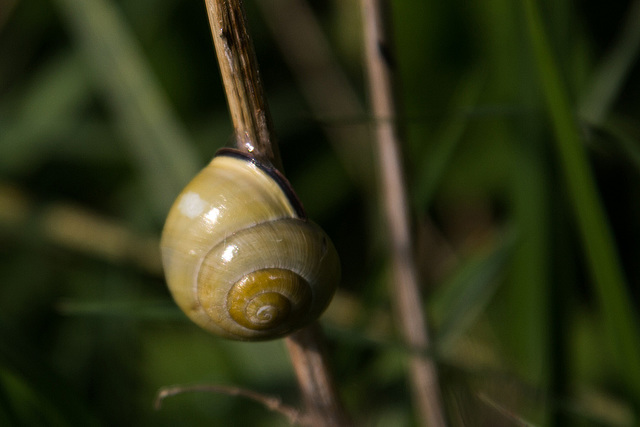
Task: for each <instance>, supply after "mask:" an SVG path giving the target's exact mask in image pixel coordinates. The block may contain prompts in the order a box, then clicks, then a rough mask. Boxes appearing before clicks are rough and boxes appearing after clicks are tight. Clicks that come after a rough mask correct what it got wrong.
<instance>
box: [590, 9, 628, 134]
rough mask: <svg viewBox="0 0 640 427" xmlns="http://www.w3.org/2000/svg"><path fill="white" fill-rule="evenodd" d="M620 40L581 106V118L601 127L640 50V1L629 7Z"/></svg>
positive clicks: (601, 66) (605, 60)
mask: <svg viewBox="0 0 640 427" xmlns="http://www.w3.org/2000/svg"><path fill="white" fill-rule="evenodd" d="M626 16H627V19H626V22H625V23H624V26H623V27H622V31H621V32H620V36H619V39H618V40H617V42H616V44H615V46H614V47H613V49H611V51H610V52H609V54H608V55H607V56H606V57H605V58H604V59H603V61H602V63H601V64H600V66H599V67H598V69H597V70H596V72H595V73H594V76H593V82H592V84H591V86H590V87H589V90H588V91H587V92H586V93H585V94H584V97H583V99H582V102H581V103H580V106H579V107H580V108H579V111H580V116H581V117H584V118H585V119H586V120H588V121H590V122H592V123H595V124H599V123H601V122H602V120H603V119H604V118H605V117H606V115H607V113H608V112H609V110H610V109H611V104H613V101H614V99H615V97H616V96H617V95H618V94H619V93H620V89H621V88H622V85H623V83H624V80H625V78H626V77H627V75H628V74H629V72H630V71H631V68H632V66H633V64H634V63H635V61H636V59H637V57H638V52H639V51H640V0H636V1H634V2H633V3H632V4H631V5H630V6H629V12H628V13H627V15H626Z"/></svg>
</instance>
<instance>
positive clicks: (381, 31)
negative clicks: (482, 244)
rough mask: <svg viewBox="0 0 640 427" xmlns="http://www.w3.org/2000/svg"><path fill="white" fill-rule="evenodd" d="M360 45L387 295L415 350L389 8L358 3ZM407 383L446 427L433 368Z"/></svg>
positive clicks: (414, 295) (416, 371) (419, 368)
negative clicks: (384, 237)
mask: <svg viewBox="0 0 640 427" xmlns="http://www.w3.org/2000/svg"><path fill="white" fill-rule="evenodd" d="M361 4H362V15H363V23H364V40H365V46H366V61H367V71H368V77H369V89H370V96H371V103H372V109H373V114H374V116H375V117H376V120H375V132H376V140H377V161H378V166H379V169H380V174H381V185H382V189H381V190H382V199H381V202H382V204H383V209H384V212H385V217H386V226H387V230H388V238H389V242H390V251H391V253H390V256H391V263H392V269H393V286H392V289H391V295H392V296H393V298H392V301H393V304H394V306H395V312H396V314H397V315H398V316H399V321H400V328H401V330H402V334H403V336H404V339H405V341H406V342H407V344H408V345H409V346H410V347H412V348H415V349H423V350H424V349H427V348H428V347H429V334H428V330H427V324H426V318H425V315H424V312H423V310H422V305H421V301H422V299H421V298H420V292H419V289H418V288H419V279H418V270H417V268H416V263H415V259H414V254H413V242H412V239H411V233H410V227H409V213H408V199H407V194H406V190H405V189H406V186H405V181H404V171H403V166H402V159H401V155H400V138H399V132H398V127H397V123H396V121H395V120H394V118H395V117H397V107H396V101H395V92H394V82H393V67H394V62H393V59H392V57H391V43H390V40H389V32H388V22H386V21H385V17H388V16H389V13H388V12H389V10H388V6H389V4H388V2H386V1H384V0H362V3H361ZM410 371H411V375H410V380H411V385H412V389H413V390H412V391H413V395H414V400H415V404H416V406H417V408H418V410H419V413H420V416H421V419H422V423H423V424H424V425H428V426H430V427H439V426H444V425H446V422H445V416H444V411H443V407H442V399H441V396H440V389H439V384H438V376H437V371H436V367H435V363H434V362H433V361H432V360H430V359H427V358H425V357H423V356H421V355H413V356H411V359H410Z"/></svg>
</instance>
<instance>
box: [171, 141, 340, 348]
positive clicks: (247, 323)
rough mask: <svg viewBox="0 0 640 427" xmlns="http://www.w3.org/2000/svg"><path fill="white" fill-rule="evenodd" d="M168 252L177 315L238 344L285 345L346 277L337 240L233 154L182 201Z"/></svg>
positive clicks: (268, 172) (224, 153) (271, 177)
mask: <svg viewBox="0 0 640 427" xmlns="http://www.w3.org/2000/svg"><path fill="white" fill-rule="evenodd" d="M161 249H162V260H163V265H164V269H165V275H166V279H167V283H168V285H169V289H170V291H171V293H172V295H173V297H174V299H175V301H176V303H177V304H178V306H180V308H181V309H182V310H183V311H184V312H185V313H186V314H187V315H188V316H189V317H190V318H191V319H192V320H193V321H194V322H195V323H197V324H198V325H200V326H201V327H203V328H205V329H207V330H209V331H211V332H213V333H216V334H218V335H221V336H224V337H227V338H232V339H238V340H261V339H272V338H278V337H281V336H284V335H286V334H288V333H291V332H293V331H294V330H296V329H299V328H302V327H304V326H305V325H307V324H309V323H311V322H312V321H314V320H315V319H317V318H318V317H319V316H320V314H321V313H322V312H323V311H324V310H325V308H326V307H327V305H328V304H329V302H330V300H331V298H332V296H333V293H334V292H335V289H336V286H337V284H338V281H339V278H340V263H339V260H338V256H337V253H336V251H335V249H334V247H333V245H332V243H331V241H330V240H329V238H328V237H327V236H326V234H325V233H324V232H323V231H322V229H320V227H318V226H317V225H316V224H314V223H313V222H310V221H308V220H307V219H306V217H305V215H304V211H303V209H302V207H301V205H300V203H299V202H298V200H297V197H296V196H295V193H294V192H293V190H292V189H291V186H290V185H289V183H288V182H287V181H286V179H285V178H284V177H282V175H280V174H279V173H278V172H277V171H275V170H273V169H271V168H269V167H266V166H264V165H262V164H260V163H258V162H256V161H255V160H254V159H253V158H251V157H250V156H248V155H245V154H242V153H240V152H238V151H236V150H230V149H223V150H221V151H220V152H219V153H218V154H217V155H216V157H214V159H213V160H212V161H211V163H210V164H209V165H208V166H207V167H206V168H205V169H203V170H202V171H201V172H200V173H199V174H198V175H197V176H196V177H195V178H194V179H193V180H192V181H191V183H189V184H188V185H187V187H186V188H185V189H184V191H183V192H182V193H181V194H180V196H179V197H178V199H177V200H176V202H175V203H174V205H173V207H172V208H171V210H170V212H169V216H168V218H167V222H166V224H165V228H164V230H163V234H162V242H161Z"/></svg>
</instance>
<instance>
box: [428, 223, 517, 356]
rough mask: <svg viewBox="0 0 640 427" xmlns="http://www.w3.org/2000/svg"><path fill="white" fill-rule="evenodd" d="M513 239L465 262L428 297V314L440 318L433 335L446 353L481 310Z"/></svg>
mask: <svg viewBox="0 0 640 427" xmlns="http://www.w3.org/2000/svg"><path fill="white" fill-rule="evenodd" d="M515 237H516V236H515V233H514V232H509V233H507V235H506V236H505V237H504V239H503V240H502V241H499V242H497V244H496V245H495V247H492V248H491V250H490V251H488V252H487V253H482V254H479V255H476V256H474V257H473V258H472V259H470V260H468V261H467V262H466V263H464V264H463V265H461V267H460V268H459V269H458V271H457V272H456V274H455V275H454V277H452V278H451V280H450V281H449V283H447V284H445V285H443V286H442V287H441V289H442V292H441V293H438V294H436V295H433V296H432V297H431V305H432V310H431V313H432V314H433V315H434V316H438V317H440V318H441V319H442V320H441V322H440V327H439V328H438V332H437V336H436V343H437V347H438V348H439V349H442V350H444V351H446V349H447V348H448V347H450V346H451V344H453V343H454V342H455V340H456V338H458V337H460V336H461V335H462V334H464V332H465V331H466V330H467V329H468V328H469V326H471V325H473V324H474V323H475V320H476V319H477V318H478V316H479V315H480V314H481V313H482V312H483V311H484V309H485V308H486V306H487V304H488V303H489V301H490V300H491V298H492V297H493V295H494V294H495V291H496V289H497V288H498V285H499V283H500V281H499V280H498V279H499V276H500V273H501V272H502V271H503V269H504V267H505V265H506V263H507V260H508V259H509V258H510V256H511V255H512V253H513V249H514V243H515Z"/></svg>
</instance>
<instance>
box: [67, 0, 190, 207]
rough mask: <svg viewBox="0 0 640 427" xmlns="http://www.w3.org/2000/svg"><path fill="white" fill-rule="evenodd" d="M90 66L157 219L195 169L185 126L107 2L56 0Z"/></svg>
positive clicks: (116, 10)
mask: <svg viewBox="0 0 640 427" xmlns="http://www.w3.org/2000/svg"><path fill="white" fill-rule="evenodd" d="M55 4H56V5H57V6H58V8H59V9H60V11H61V12H62V15H63V17H64V18H65V20H66V24H67V26H68V27H69V29H70V31H71V32H72V35H73V37H74V38H75V40H76V42H77V43H78V44H79V46H80V48H81V51H82V53H83V55H84V57H85V58H86V60H87V62H88V63H89V64H90V65H91V67H92V70H93V73H94V76H95V79H96V83H97V84H98V86H99V87H100V89H101V90H102V94H103V95H104V97H105V98H106V99H107V101H108V104H109V106H110V107H111V111H112V112H113V114H114V116H115V119H116V123H117V125H118V127H119V129H120V131H121V132H122V134H123V135H124V137H125V138H126V140H127V141H128V148H129V149H130V150H131V154H132V163H133V165H134V166H135V167H139V168H141V171H142V174H143V177H144V180H145V183H146V186H147V188H148V189H149V197H151V201H152V203H153V204H154V207H155V208H156V213H157V215H158V216H159V217H163V216H164V214H165V211H166V209H168V207H169V206H170V204H171V203H172V202H173V199H174V198H175V196H176V194H178V193H179V192H180V190H181V189H182V187H183V186H184V184H186V183H187V182H188V181H189V180H190V179H191V177H192V176H193V175H194V174H195V172H196V171H197V170H198V169H199V167H198V161H197V156H196V155H195V153H194V152H193V150H192V149H191V148H190V147H191V146H192V144H191V143H190V141H189V137H188V136H187V133H186V131H185V129H183V127H182V125H181V123H180V121H179V119H178V118H177V116H176V114H175V113H174V111H173V110H172V108H171V106H170V104H169V101H168V100H167V98H166V96H165V95H164V93H163V91H162V89H161V88H160V85H159V84H158V82H157V81H156V79H155V76H154V74H153V71H152V70H151V69H150V67H149V65H148V64H147V62H146V61H145V59H144V56H143V54H142V52H141V48H140V47H139V46H138V44H137V42H136V39H135V37H134V36H133V34H132V32H131V30H130V29H129V28H128V26H127V25H126V23H125V20H124V19H123V17H122V16H121V15H120V13H119V10H118V9H117V8H116V7H115V6H114V5H113V3H111V2H109V1H107V0H57V1H56V2H55Z"/></svg>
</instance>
